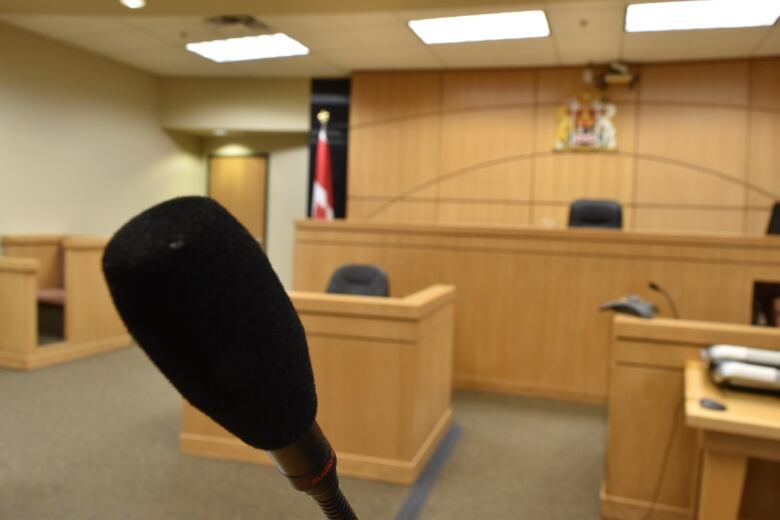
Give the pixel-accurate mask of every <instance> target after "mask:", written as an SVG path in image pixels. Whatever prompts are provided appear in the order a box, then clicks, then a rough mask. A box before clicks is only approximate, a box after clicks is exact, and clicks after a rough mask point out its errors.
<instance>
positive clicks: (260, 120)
mask: <svg viewBox="0 0 780 520" xmlns="http://www.w3.org/2000/svg"><path fill="white" fill-rule="evenodd" d="M310 95H311V82H310V81H309V80H308V79H306V78H299V79H279V78H264V79H259V78H258V79H245V78H164V79H163V80H162V123H163V126H164V127H165V128H171V129H179V130H190V131H210V130H212V129H214V128H223V129H228V130H242V131H252V132H306V131H308V129H309V98H310Z"/></svg>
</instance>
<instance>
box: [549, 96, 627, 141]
mask: <svg viewBox="0 0 780 520" xmlns="http://www.w3.org/2000/svg"><path fill="white" fill-rule="evenodd" d="M616 113H617V108H616V107H615V105H614V104H613V103H608V102H606V101H604V100H603V99H602V98H601V97H600V96H598V95H595V94H592V93H590V92H584V93H583V94H581V95H579V96H577V97H574V98H570V99H567V100H566V101H565V102H564V104H563V105H561V106H559V107H558V111H557V113H556V126H555V150H556V151H568V150H607V151H614V150H617V133H616V131H615V124H614V118H615V114H616Z"/></svg>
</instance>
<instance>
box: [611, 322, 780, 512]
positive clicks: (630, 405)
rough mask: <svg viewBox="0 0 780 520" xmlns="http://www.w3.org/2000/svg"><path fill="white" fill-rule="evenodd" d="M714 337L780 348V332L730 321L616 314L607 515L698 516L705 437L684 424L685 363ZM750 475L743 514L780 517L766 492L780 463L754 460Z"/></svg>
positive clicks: (715, 340)
mask: <svg viewBox="0 0 780 520" xmlns="http://www.w3.org/2000/svg"><path fill="white" fill-rule="evenodd" d="M713 343H732V344H742V345H751V346H755V347H759V348H772V349H780V331H778V329H773V328H766V327H750V326H745V325H733V324H727V323H710V322H694V321H682V320H665V319H654V320H640V319H636V318H629V317H624V316H620V317H616V318H615V321H614V324H613V327H612V362H611V370H610V386H609V425H608V435H607V453H606V467H605V472H604V474H605V477H604V486H603V488H602V514H603V516H604V517H605V518H610V519H615V520H633V519H636V518H650V519H667V518H668V519H676V520H692V519H693V518H695V515H694V512H695V503H696V484H697V480H698V476H699V463H700V451H699V436H698V434H697V432H696V430H694V429H692V428H688V427H686V425H685V417H684V413H685V405H684V402H685V398H684V389H683V386H684V369H685V364H686V362H688V361H690V360H698V359H699V351H700V349H701V348H705V347H707V346H709V345H711V344H713ZM667 449H668V453H667ZM662 470H663V473H661V471H662ZM748 481H749V482H750V484H751V485H750V486H746V488H745V496H744V500H743V503H742V512H741V515H740V518H746V519H747V518H749V519H762V520H769V519H770V518H777V515H778V512H780V509H778V508H777V506H778V504H777V503H776V502H773V498H770V499H769V500H768V499H767V496H765V495H768V496H769V497H772V496H773V493H772V492H771V491H768V490H770V489H777V485H778V483H779V482H780V464H772V463H767V462H762V461H751V463H750V465H749V469H748ZM657 483H660V487H659V488H658V493H657V494H656V484H657ZM651 508H652V509H653V512H652V513H651V512H650V509H651Z"/></svg>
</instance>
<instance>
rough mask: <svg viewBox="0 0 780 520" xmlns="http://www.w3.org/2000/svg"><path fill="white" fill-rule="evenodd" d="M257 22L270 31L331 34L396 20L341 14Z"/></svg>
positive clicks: (383, 14)
mask: <svg viewBox="0 0 780 520" xmlns="http://www.w3.org/2000/svg"><path fill="white" fill-rule="evenodd" d="M257 18H258V20H261V21H262V22H264V23H266V24H267V25H268V26H269V27H270V28H271V29H272V30H274V31H279V32H292V31H296V32H302V31H303V32H309V33H320V32H333V31H338V30H341V29H354V28H357V27H371V26H375V25H392V24H394V23H397V21H398V19H397V18H396V16H395V15H394V14H393V13H389V12H377V13H343V14H322V15H302V16H294V15H271V16H261V15H257Z"/></svg>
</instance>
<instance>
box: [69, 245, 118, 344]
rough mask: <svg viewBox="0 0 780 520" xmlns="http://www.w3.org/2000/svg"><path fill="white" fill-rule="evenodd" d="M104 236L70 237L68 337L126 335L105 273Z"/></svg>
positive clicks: (83, 339)
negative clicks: (104, 275) (103, 260)
mask: <svg viewBox="0 0 780 520" xmlns="http://www.w3.org/2000/svg"><path fill="white" fill-rule="evenodd" d="M107 242H108V240H106V239H104V238H87V237H69V238H66V239H65V241H64V249H65V287H66V296H65V298H66V304H65V338H66V340H67V341H68V342H70V343H85V342H89V341H95V340H101V339H106V338H117V337H126V336H127V329H125V326H124V323H122V319H121V318H120V317H119V314H118V313H117V311H116V308H115V307H114V302H113V300H112V299H111V294H109V292H108V285H107V284H106V280H105V278H104V277H103V269H102V259H103V250H104V249H105V246H106V243H107Z"/></svg>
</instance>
